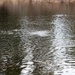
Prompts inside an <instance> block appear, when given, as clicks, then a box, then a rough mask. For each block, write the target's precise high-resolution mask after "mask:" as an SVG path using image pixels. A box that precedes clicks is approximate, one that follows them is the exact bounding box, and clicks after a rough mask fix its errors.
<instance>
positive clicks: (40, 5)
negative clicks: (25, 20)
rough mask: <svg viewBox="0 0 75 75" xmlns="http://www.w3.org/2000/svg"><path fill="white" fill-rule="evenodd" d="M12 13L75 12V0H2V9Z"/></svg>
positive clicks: (0, 7) (0, 8)
mask: <svg viewBox="0 0 75 75" xmlns="http://www.w3.org/2000/svg"><path fill="white" fill-rule="evenodd" d="M4 10H7V11H8V12H9V13H10V14H13V13H14V14H21V15H22V14H28V15H39V14H45V15H46V14H50V13H51V14H54V13H57V14H59V13H63V14H66V13H67V14H70V13H72V14H75V0H0V11H3V12H4Z"/></svg>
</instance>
